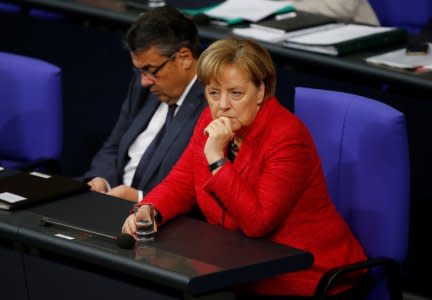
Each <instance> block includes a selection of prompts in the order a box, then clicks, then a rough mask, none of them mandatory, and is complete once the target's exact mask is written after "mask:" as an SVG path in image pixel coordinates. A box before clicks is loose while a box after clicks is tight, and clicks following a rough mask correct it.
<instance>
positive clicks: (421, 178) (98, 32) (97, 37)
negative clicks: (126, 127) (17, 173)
mask: <svg viewBox="0 0 432 300" xmlns="http://www.w3.org/2000/svg"><path fill="white" fill-rule="evenodd" d="M125 30H126V26H125V25H120V24H117V25H115V26H113V25H112V24H104V23H102V22H89V21H88V20H81V19H79V18H77V17H73V16H67V17H62V18H56V17H54V18H52V19H46V18H43V19H41V18H39V17H31V16H27V15H22V14H9V13H2V12H0V51H6V52H13V53H17V54H23V55H28V56H33V57H37V58H41V59H44V60H47V61H49V62H51V63H53V64H55V65H58V66H59V67H60V68H61V69H62V76H63V114H64V115H63V118H64V123H63V125H64V145H63V154H62V159H61V167H62V173H63V174H65V175H68V176H79V175H81V174H82V173H83V172H84V171H85V170H86V169H87V168H88V165H89V163H90V160H91V157H92V156H93V155H94V153H95V151H96V150H97V149H98V148H99V147H100V144H101V143H102V142H103V140H104V139H105V138H106V137H107V135H108V134H109V132H110V130H111V128H112V126H113V124H114V122H115V121H116V118H117V115H118V113H119V108H120V105H121V103H122V101H123V99H124V97H125V96H126V91H127V86H128V83H129V79H130V77H131V75H132V69H131V64H130V58H129V54H128V52H127V50H126V49H125V48H124V47H123V44H122V38H123V35H124V31H125ZM209 42H210V41H203V45H204V46H205V44H206V43H209ZM274 60H275V62H276V64H277V66H278V90H277V95H278V98H279V99H280V101H281V102H283V103H284V104H286V105H288V103H289V102H290V100H292V97H293V90H292V88H293V87H294V86H298V85H302V86H312V87H318V88H325V89H336V90H342V91H347V92H354V93H357V94H360V95H364V96H368V97H371V98H375V99H377V100H379V101H382V102H384V103H387V104H390V105H391V106H393V107H395V108H396V109H398V110H400V111H402V112H403V113H404V114H405V115H406V118H407V123H408V138H409V143H410V159H411V162H410V163H411V188H412V192H411V224H410V242H409V255H408V259H407V261H406V263H405V264H404V265H403V280H404V281H403V284H404V290H406V291H409V292H412V293H416V294H420V295H423V296H427V297H432V287H431V285H430V284H429V276H428V275H429V272H430V270H431V268H430V266H431V263H430V260H429V255H428V254H429V253H430V251H431V247H430V246H429V245H428V244H430V243H429V241H428V237H429V234H428V232H429V231H430V228H432V226H431V223H432V221H431V218H430V216H429V211H430V206H431V205H430V201H431V199H432V197H431V196H432V195H431V194H432V193H431V189H430V188H429V184H430V183H429V182H430V179H431V177H432V176H431V175H430V173H431V172H430V171H429V170H430V169H431V167H432V162H431V158H430V157H431V154H432V151H431V150H432V143H431V139H430V134H429V128H431V126H430V125H429V122H430V114H431V112H432V95H431V94H430V91H421V90H416V91H413V90H408V89H407V88H406V87H404V86H392V85H387V84H386V83H385V82H375V81H373V80H370V79H368V78H360V77H358V76H357V75H356V74H343V75H340V74H336V73H333V72H332V70H329V69H328V68H327V69H320V67H319V66H317V65H304V66H301V67H299V66H296V67H293V66H292V65H288V64H286V63H285V62H284V59H283V57H277V56H274ZM0 80H1V78H0ZM383 87H384V88H383ZM0 101H2V100H1V99H0ZM0 117H1V112H0ZM389 209H391V208H389Z"/></svg>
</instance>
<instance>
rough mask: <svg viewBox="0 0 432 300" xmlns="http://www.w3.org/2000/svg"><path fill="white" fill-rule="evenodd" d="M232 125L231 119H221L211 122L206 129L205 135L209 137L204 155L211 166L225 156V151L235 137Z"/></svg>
mask: <svg viewBox="0 0 432 300" xmlns="http://www.w3.org/2000/svg"><path fill="white" fill-rule="evenodd" d="M232 125H233V124H232V120H231V119H230V118H227V117H220V118H217V119H214V120H213V121H211V122H210V124H208V125H207V127H206V128H205V129H204V134H206V135H207V136H208V139H207V142H206V144H205V147H204V154H205V156H206V158H207V162H208V163H209V164H211V163H213V162H215V161H217V160H219V159H221V158H223V157H224V156H225V155H224V154H225V149H226V147H227V145H228V143H229V141H230V140H231V139H232V138H233V137H234V131H233V127H232ZM236 127H237V126H236Z"/></svg>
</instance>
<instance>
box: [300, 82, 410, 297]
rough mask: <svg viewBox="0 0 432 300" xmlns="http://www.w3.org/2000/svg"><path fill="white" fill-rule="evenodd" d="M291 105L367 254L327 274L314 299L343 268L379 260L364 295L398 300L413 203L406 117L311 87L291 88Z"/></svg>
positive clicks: (368, 102)
mask: <svg viewBox="0 0 432 300" xmlns="http://www.w3.org/2000/svg"><path fill="white" fill-rule="evenodd" d="M295 107H296V114H297V115H298V116H299V117H300V118H301V119H302V120H303V122H304V123H305V124H306V125H307V126H308V128H309V129H310V131H311V134H312V136H313V138H314V141H315V143H316V146H317V149H318V152H319V155H320V158H321V161H322V165H323V169H324V173H325V176H326V180H327V184H328V188H329V191H330V194H331V197H332V200H333V201H334V203H335V205H336V207H337V209H338V211H339V212H340V213H341V214H342V216H343V217H344V218H345V220H346V221H347V223H348V224H349V226H350V228H351V229H352V231H353V233H354V234H355V235H356V236H357V237H358V239H359V241H360V242H361V244H362V245H363V247H364V249H365V251H366V254H367V255H368V258H369V260H368V261H367V262H364V263H363V264H359V265H354V266H349V267H348V268H347V269H344V268H341V269H336V270H332V271H331V272H329V273H328V274H327V276H324V278H323V280H322V281H321V283H320V285H319V286H318V288H317V295H316V296H317V297H316V298H317V299H323V297H322V295H324V294H325V293H326V290H327V289H328V287H329V286H331V282H332V280H334V279H335V277H337V275H340V273H344V272H346V270H350V269H357V268H359V267H372V266H375V265H378V266H384V267H383V268H373V269H371V274H372V276H373V277H375V287H374V288H373V289H372V291H371V292H370V293H369V296H368V299H376V300H385V299H402V288H401V284H400V282H399V281H400V263H401V262H402V261H403V260H404V259H405V257H406V255H407V248H408V227H409V225H408V222H409V208H410V207H409V194H410V171H409V168H410V166H409V157H408V142H407V133H406V124H405V117H404V115H403V114H402V113H400V112H399V111H397V110H395V109H393V108H392V107H390V106H388V105H386V104H384V103H381V102H378V101H375V100H372V99H368V98H365V97H361V96H357V95H353V94H347V93H342V92H335V91H328V90H318V89H311V88H296V95H295ZM383 270H384V271H383ZM385 275H388V278H390V279H389V280H388V281H384V280H383V279H385V278H384V276H385ZM386 283H390V284H389V285H387V284H386Z"/></svg>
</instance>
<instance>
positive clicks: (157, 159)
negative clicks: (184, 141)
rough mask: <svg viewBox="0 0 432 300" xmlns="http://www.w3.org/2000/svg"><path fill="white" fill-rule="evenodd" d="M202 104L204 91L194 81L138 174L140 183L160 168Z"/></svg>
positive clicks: (198, 83) (146, 180)
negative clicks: (141, 172) (144, 167)
mask: <svg viewBox="0 0 432 300" xmlns="http://www.w3.org/2000/svg"><path fill="white" fill-rule="evenodd" d="M203 103H204V91H203V88H202V85H201V83H200V82H198V81H196V82H195V83H194V85H193V86H192V88H191V90H190V91H189V93H188V95H187V96H186V98H185V101H184V102H183V104H182V106H181V107H180V109H179V111H178V112H177V115H176V116H175V117H174V119H173V121H172V122H171V124H170V126H169V128H167V131H166V132H165V135H164V137H163V139H162V141H161V143H160V144H159V147H158V149H157V150H156V152H155V155H154V157H153V159H152V160H151V162H150V164H149V165H148V166H147V168H146V170H145V172H144V174H140V176H141V180H140V183H146V182H148V180H149V179H150V177H151V176H153V174H154V172H155V171H156V170H157V168H158V167H159V166H160V164H161V161H162V160H163V158H164V156H165V154H166V152H167V151H168V149H169V148H170V147H171V145H172V144H174V143H175V141H176V139H177V137H178V135H179V134H180V132H181V131H182V128H183V127H184V126H185V125H186V124H188V123H189V122H191V120H192V119H193V116H194V113H195V112H196V110H197V109H199V108H200V107H201V106H202V105H203Z"/></svg>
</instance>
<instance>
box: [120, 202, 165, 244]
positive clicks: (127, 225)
mask: <svg viewBox="0 0 432 300" xmlns="http://www.w3.org/2000/svg"><path fill="white" fill-rule="evenodd" d="M156 214H157V211H156V210H155V209H154V208H153V206H152V205H149V204H144V205H143V206H140V207H135V209H134V213H133V214H131V215H130V216H129V217H127V218H126V220H125V222H124V223H123V227H122V233H127V234H130V235H132V236H133V237H135V239H136V238H137V235H136V231H137V225H136V222H137V217H138V218H139V220H149V221H150V222H151V223H152V224H153V226H154V231H155V232H156V231H157V224H156V221H155V218H156Z"/></svg>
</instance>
